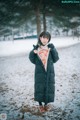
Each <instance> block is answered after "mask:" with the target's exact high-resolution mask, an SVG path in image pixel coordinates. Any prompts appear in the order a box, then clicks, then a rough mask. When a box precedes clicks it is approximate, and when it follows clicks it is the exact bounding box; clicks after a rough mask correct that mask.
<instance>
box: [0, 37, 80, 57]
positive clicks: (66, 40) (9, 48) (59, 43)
mask: <svg viewBox="0 0 80 120" xmlns="http://www.w3.org/2000/svg"><path fill="white" fill-rule="evenodd" d="M78 42H80V41H79V40H78V39H77V38H75V39H73V38H72V37H57V38H52V39H51V43H53V44H54V45H55V46H56V47H58V48H59V47H66V46H70V45H73V44H75V43H78ZM36 43H37V39H29V40H28V39H27V40H15V41H1V42H0V56H9V55H14V54H19V53H26V51H29V50H31V49H32V47H33V44H35V45H36Z"/></svg>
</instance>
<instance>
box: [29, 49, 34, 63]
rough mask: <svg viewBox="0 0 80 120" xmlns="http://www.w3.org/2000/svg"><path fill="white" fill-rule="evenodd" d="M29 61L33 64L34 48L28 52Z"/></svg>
mask: <svg viewBox="0 0 80 120" xmlns="http://www.w3.org/2000/svg"><path fill="white" fill-rule="evenodd" d="M29 59H30V61H31V62H32V63H33V64H35V59H36V54H35V53H34V49H33V50H32V51H31V52H30V53H29Z"/></svg>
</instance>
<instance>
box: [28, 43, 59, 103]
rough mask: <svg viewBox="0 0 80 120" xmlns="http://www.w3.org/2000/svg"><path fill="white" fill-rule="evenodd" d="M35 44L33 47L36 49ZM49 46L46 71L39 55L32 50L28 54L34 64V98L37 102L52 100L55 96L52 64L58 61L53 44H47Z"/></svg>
mask: <svg viewBox="0 0 80 120" xmlns="http://www.w3.org/2000/svg"><path fill="white" fill-rule="evenodd" d="M37 48H38V46H35V47H34V49H37ZM48 48H50V52H49V56H48V61H47V71H46V70H45V68H44V65H43V63H42V61H41V60H40V58H39V56H38V55H37V54H35V53H34V52H33V51H34V49H33V50H32V51H31V52H30V54H29V59H30V61H31V62H32V63H33V64H35V75H34V80H35V84H34V99H35V101H39V102H45V103H49V102H54V97H55V71H54V64H53V63H55V62H57V61H58V59H59V57H58V52H57V50H56V49H55V47H54V45H53V44H48Z"/></svg>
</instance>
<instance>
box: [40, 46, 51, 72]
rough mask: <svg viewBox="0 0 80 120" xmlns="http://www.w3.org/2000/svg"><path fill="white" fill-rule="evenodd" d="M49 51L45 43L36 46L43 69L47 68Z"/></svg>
mask: <svg viewBox="0 0 80 120" xmlns="http://www.w3.org/2000/svg"><path fill="white" fill-rule="evenodd" d="M49 51H50V48H48V46H47V45H45V46H40V47H39V48H38V56H39V58H40V59H41V61H42V63H43V65H44V68H45V70H47V61H48V56H49Z"/></svg>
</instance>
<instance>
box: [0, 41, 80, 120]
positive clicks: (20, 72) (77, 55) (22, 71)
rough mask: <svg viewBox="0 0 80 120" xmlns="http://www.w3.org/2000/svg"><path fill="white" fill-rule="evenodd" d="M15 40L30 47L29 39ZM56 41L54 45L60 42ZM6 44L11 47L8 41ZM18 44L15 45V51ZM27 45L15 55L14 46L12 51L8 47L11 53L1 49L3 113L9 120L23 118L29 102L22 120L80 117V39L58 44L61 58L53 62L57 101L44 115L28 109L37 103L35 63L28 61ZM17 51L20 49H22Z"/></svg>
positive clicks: (76, 119) (72, 119) (78, 119)
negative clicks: (33, 112)
mask: <svg viewBox="0 0 80 120" xmlns="http://www.w3.org/2000/svg"><path fill="white" fill-rule="evenodd" d="M34 41H35V40H34ZM54 41H55V40H54ZM54 41H53V42H54ZM66 41H67V40H66ZM75 41H77V40H75ZM15 42H16V43H17V45H16V44H15ZM15 42H14V43H11V44H13V45H15V46H18V45H19V46H18V47H20V45H21V47H22V46H27V47H28V45H29V44H28V42H26V41H24V43H25V44H23V42H22V44H21V42H20V43H19V44H18V41H15ZM30 42H31V44H30V46H29V50H30V49H31V47H32V44H33V42H32V41H29V43H30ZM56 42H57V41H56ZM56 42H55V46H58V44H57V43H56ZM35 43H36V41H35ZM58 43H59V41H58ZM4 44H5V43H4ZM9 44H10V43H9ZM66 44H67V43H66ZM71 44H72V43H71ZM13 45H12V46H13ZM68 45H70V44H68ZM5 46H6V47H8V46H7V44H6V45H5ZM66 46H67V45H66ZM18 47H16V51H17V48H18ZM59 47H60V45H59ZM3 48H4V46H3V43H2V47H1V44H0V49H1V50H3ZM13 48H14V47H13ZM24 48H25V49H24V51H22V53H24V54H17V55H13V53H16V52H14V49H13V50H12V49H11V50H12V51H13V53H12V51H11V52H10V51H9V54H7V52H6V51H7V50H5V52H3V51H1V50H0V51H1V52H2V53H4V54H1V53H0V55H1V57H0V113H6V114H7V117H8V119H7V120H22V119H21V118H20V117H21V113H22V112H20V111H21V110H22V108H24V106H26V110H24V119H23V120H80V43H78V44H75V45H71V46H69V47H64V48H58V52H59V57H60V60H59V61H58V62H57V63H56V64H55V65H54V66H55V72H56V83H55V88H56V91H55V102H54V103H51V105H52V106H53V109H52V111H50V112H46V113H45V114H43V115H42V116H40V115H39V116H37V115H33V114H31V112H29V111H30V110H32V109H33V108H34V106H37V105H38V103H37V102H35V101H34V68H35V66H34V65H33V64H32V63H31V62H30V61H29V58H28V56H29V51H27V50H28V48H26V47H24ZM7 49H8V48H7ZM9 49H10V47H9ZM9 49H8V50H9ZM19 50H20V48H19ZM17 53H21V51H18V52H17ZM5 55H6V56H5ZM8 55H9V56H8ZM10 55H11V56H10ZM27 108H28V109H27ZM25 111H27V112H25Z"/></svg>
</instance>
